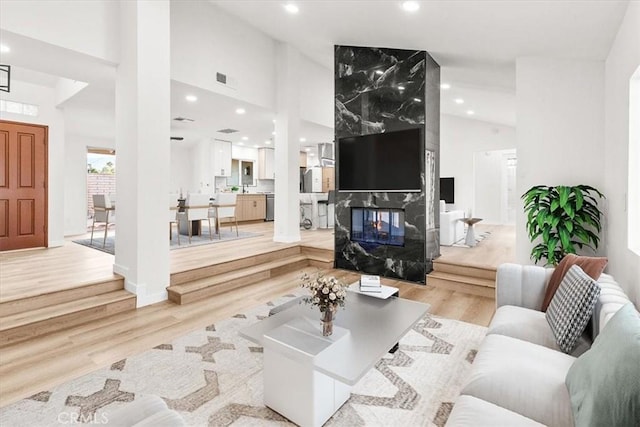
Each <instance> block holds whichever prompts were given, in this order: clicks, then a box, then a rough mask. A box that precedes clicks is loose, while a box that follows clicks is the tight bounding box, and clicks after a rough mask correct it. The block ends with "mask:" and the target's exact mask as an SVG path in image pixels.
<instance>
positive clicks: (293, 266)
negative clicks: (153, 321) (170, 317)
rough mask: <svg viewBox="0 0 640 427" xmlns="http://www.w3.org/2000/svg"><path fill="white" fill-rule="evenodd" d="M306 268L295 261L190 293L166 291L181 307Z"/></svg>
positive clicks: (304, 261) (306, 261)
mask: <svg viewBox="0 0 640 427" xmlns="http://www.w3.org/2000/svg"><path fill="white" fill-rule="evenodd" d="M308 266H309V260H307V259H303V260H297V261H294V262H291V263H289V264H285V265H282V266H278V267H274V268H271V269H267V270H264V271H260V272H256V273H253V274H247V275H246V276H242V277H238V278H235V279H231V280H229V281H227V282H225V283H218V284H212V285H211V286H208V287H205V288H201V289H198V290H194V291H192V292H185V293H178V292H175V291H173V290H172V289H171V288H168V289H167V291H168V293H169V300H171V301H173V302H174V303H176V304H181V305H182V304H189V303H192V302H194V301H198V300H201V299H204V298H209V297H211V296H214V295H219V294H221V293H224V292H228V291H231V290H233V289H238V288H241V287H244V286H247V285H251V284H254V283H256V282H259V281H262V280H267V279H270V278H272V277H276V276H281V275H283V274H287V273H289V272H293V271H296V270H301V269H303V268H305V267H308Z"/></svg>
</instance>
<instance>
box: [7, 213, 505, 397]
mask: <svg viewBox="0 0 640 427" xmlns="http://www.w3.org/2000/svg"><path fill="white" fill-rule="evenodd" d="M270 227H272V225H271V224H269V223H268V224H255V225H245V226H241V228H243V229H245V230H247V231H254V230H264V233H265V235H264V236H262V237H260V238H256V239H245V240H237V241H232V242H222V243H218V244H215V245H208V246H201V247H195V248H190V249H179V250H174V251H172V252H171V271H172V272H174V271H182V270H184V269H189V268H190V266H191V265H193V258H194V257H203V258H204V257H211V256H217V257H220V259H221V260H224V259H232V258H233V257H234V256H236V257H237V256H238V255H239V254H242V255H243V256H247V254H250V253H252V252H251V251H259V250H260V249H259V248H261V247H263V248H264V247H269V246H272V247H286V246H287V245H286V244H274V243H273V242H270V239H271V233H272V232H271V231H270V229H269V228H270ZM302 241H303V244H305V245H308V246H313V247H322V248H331V247H333V235H332V233H331V231H327V230H318V231H313V232H311V231H310V232H304V233H303V234H302ZM79 248H80V249H84V250H85V251H89V252H88V253H87V254H88V255H87V259H86V260H84V261H81V260H78V259H68V258H67V256H66V255H64V254H63V253H64V252H66V251H72V252H66V254H67V255H68V254H70V253H75V251H76V250H77V249H79ZM48 251H50V252H48ZM48 251H44V253H38V254H35V255H34V254H31V253H29V254H26V253H22V254H21V253H17V252H15V253H9V254H1V255H0V262H1V263H2V268H1V270H2V273H1V274H2V276H0V278H1V279H0V280H1V281H0V283H1V284H2V286H1V287H2V288H3V291H4V288H5V279H7V280H9V279H10V280H11V281H13V282H16V281H18V280H17V278H18V277H19V276H20V275H21V272H22V273H24V274H25V277H26V282H27V284H28V285H30V286H40V287H45V286H49V285H51V282H55V281H54V280H53V278H51V277H49V276H60V275H62V276H63V277H65V280H72V279H74V278H75V279H77V277H79V276H80V277H82V278H86V275H85V273H86V271H84V269H85V268H87V269H88V270H90V273H89V274H95V275H99V271H101V268H102V271H104V274H107V275H108V274H111V268H112V267H111V266H112V263H113V257H112V256H111V255H106V254H103V253H102V252H100V251H96V250H93V249H89V248H84V247H83V246H80V245H76V244H73V243H70V242H68V243H67V244H66V245H65V246H64V247H63V248H59V249H51V250H48ZM79 253H80V252H78V254H79ZM60 254H63V255H60ZM29 259H30V261H29ZM85 265H86V267H83V266H85ZM5 266H7V267H8V268H5ZM101 266H102V267H101ZM105 266H106V267H105ZM49 269H51V270H50V271H55V272H56V274H47V271H49ZM6 270H9V271H6ZM33 270H38V271H39V273H40V274H30V272H32V271H33ZM313 270H315V269H313V268H311V269H310V271H313ZM300 273H301V272H294V273H288V274H285V275H282V276H279V277H276V278H274V279H270V280H267V281H265V282H261V283H258V284H254V285H250V286H247V287H244V288H241V289H237V290H234V291H231V292H228V293H226V294H223V295H219V296H216V297H212V298H209V299H205V300H202V301H198V302H194V303H191V304H188V305H175V304H173V303H171V302H169V301H164V302H162V303H158V304H154V305H151V306H147V307H143V308H140V309H137V310H135V311H131V312H126V313H120V314H117V315H115V316H112V317H109V318H107V319H103V320H100V321H95V322H91V323H88V324H85V325H80V326H76V327H74V328H72V329H68V330H65V331H64V332H57V333H52V334H49V335H46V336H44V337H40V338H38V339H34V340H31V341H25V342H21V343H17V344H14V345H11V346H7V347H5V348H3V349H2V350H0V407H1V406H5V405H8V404H10V403H12V402H15V401H17V400H19V399H22V398H25V397H28V396H30V395H32V394H34V393H37V392H40V391H43V390H46V389H49V388H52V387H54V386H56V385H58V384H61V383H63V382H65V381H68V380H70V379H72V378H76V377H78V376H81V375H84V374H86V373H89V372H92V371H94V370H96V369H99V368H101V367H104V366H107V365H109V364H111V363H113V362H116V361H118V360H121V359H123V358H126V357H129V356H131V355H133V354H137V353H140V352H143V351H145V350H148V349H150V348H153V347H154V346H156V345H159V344H163V343H167V342H170V341H172V340H174V339H175V338H177V337H179V336H181V335H184V334H186V333H188V332H189V331H191V330H194V329H197V328H201V327H204V326H205V325H208V324H211V323H214V322H216V321H219V320H221V319H225V318H228V317H230V316H232V315H234V314H236V313H238V312H241V311H243V310H246V309H249V308H250V307H253V306H256V305H258V304H263V303H265V302H267V301H270V300H272V299H274V298H276V297H278V296H281V295H284V294H286V293H290V292H291V291H292V290H294V289H297V287H298V285H297V279H298V277H299V275H300ZM331 274H335V275H336V276H339V277H342V278H343V279H344V280H354V281H355V279H356V277H357V275H356V274H354V273H353V272H346V271H343V270H333V271H332V272H331ZM384 282H385V283H386V284H388V285H391V286H396V287H398V288H400V295H401V296H402V297H403V298H409V299H412V300H416V301H422V302H425V303H428V304H430V305H431V309H430V312H431V313H432V314H434V315H438V316H443V317H447V318H451V319H458V320H462V321H466V322H470V323H475V324H479V325H484V326H486V325H488V323H489V322H490V320H491V317H492V316H493V313H494V310H495V307H494V305H495V303H494V300H493V299H492V298H484V297H478V296H473V295H467V294H464V293H460V292H455V291H450V290H444V289H437V288H434V287H431V286H423V285H415V284H411V283H408V282H401V281H393V280H384ZM57 283H61V282H60V280H58V282H57ZM25 286H27V285H25Z"/></svg>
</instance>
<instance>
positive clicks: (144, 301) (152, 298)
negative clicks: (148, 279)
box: [124, 279, 169, 308]
mask: <svg viewBox="0 0 640 427" xmlns="http://www.w3.org/2000/svg"><path fill="white" fill-rule="evenodd" d="M124 289H125V290H126V291H128V292H131V293H132V294H134V295H135V296H136V308H140V307H144V306H146V305H151V304H155V303H158V302H162V301H166V300H168V299H169V293H168V292H167V290H166V289H163V290H161V291H158V292H153V293H149V291H148V289H147V285H145V284H136V283H133V282H131V281H129V280H127V279H125V281H124Z"/></svg>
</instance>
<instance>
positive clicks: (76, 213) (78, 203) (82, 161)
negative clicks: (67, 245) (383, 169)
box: [64, 114, 117, 236]
mask: <svg viewBox="0 0 640 427" xmlns="http://www.w3.org/2000/svg"><path fill="white" fill-rule="evenodd" d="M66 118H67V116H66V114H65V119H66ZM88 147H93V148H111V149H115V141H114V140H108V139H97V138H91V137H87V136H81V135H69V134H68V133H67V135H66V137H65V146H64V235H65V236H73V235H77V234H84V233H86V232H87V148H88ZM116 167H117V165H116Z"/></svg>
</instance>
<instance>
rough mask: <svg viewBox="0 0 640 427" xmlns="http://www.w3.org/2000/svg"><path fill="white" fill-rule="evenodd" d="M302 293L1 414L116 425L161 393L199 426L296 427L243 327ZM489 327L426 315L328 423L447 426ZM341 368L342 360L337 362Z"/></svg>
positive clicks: (2, 421) (1, 421)
mask: <svg viewBox="0 0 640 427" xmlns="http://www.w3.org/2000/svg"><path fill="white" fill-rule="evenodd" d="M294 297H296V295H293V294H290V295H286V296H284V297H282V298H279V299H278V300H276V301H273V302H270V303H268V304H265V305H262V306H259V307H257V308H254V309H252V310H249V311H246V312H243V313H239V314H237V315H235V316H233V317H232V318H230V319H226V320H224V321H221V322H218V323H215V324H213V325H209V326H207V327H206V328H203V329H201V330H198V331H195V332H192V333H190V334H188V335H186V336H183V337H181V338H178V339H176V340H174V341H173V342H171V343H166V344H162V345H159V346H157V347H155V348H154V349H152V350H149V351H146V352H144V353H141V354H138V355H136V356H133V357H129V358H127V359H123V360H120V361H118V362H116V363H113V364H112V365H111V366H109V367H107V368H103V369H100V370H98V371H95V372H93V373H91V374H88V375H85V376H83V377H81V378H78V379H75V380H72V381H69V382H67V383H65V384H62V385H60V386H58V387H56V388H53V389H51V390H45V391H42V392H40V393H38V394H36V395H33V396H31V397H30V398H27V399H24V400H22V401H19V402H17V403H15V404H12V405H10V406H7V407H5V408H2V409H1V410H0V425H2V426H3V427H9V426H16V427H18V426H19V427H22V426H27V425H29V426H52V425H58V424H59V422H66V423H77V422H78V421H80V420H85V421H87V420H104V419H105V418H106V419H108V417H109V412H110V411H112V410H113V409H115V408H118V407H120V406H121V405H125V404H126V403H127V402H131V401H133V400H136V399H139V398H141V397H143V396H145V395H149V394H153V395H158V396H160V397H162V398H163V399H164V400H165V401H166V403H167V405H168V406H169V408H171V409H174V410H176V411H178V412H179V413H180V415H181V416H182V417H183V418H184V419H185V421H186V423H187V425H190V426H229V425H232V424H233V425H234V426H257V425H264V426H273V425H291V424H290V423H289V422H288V421H287V420H286V419H285V418H283V417H282V416H281V415H279V414H277V413H276V412H274V411H272V410H270V409H268V408H266V407H265V406H264V405H263V403H262V401H263V399H262V396H263V386H262V348H261V347H257V346H256V345H255V344H253V343H251V342H249V341H246V340H244V339H242V338H240V337H239V336H238V330H239V329H241V328H244V327H246V326H248V325H250V324H252V323H254V322H257V321H259V320H261V319H263V318H264V317H265V316H267V314H268V312H269V310H270V309H271V308H272V307H273V306H274V305H279V304H281V303H284V302H286V301H288V300H290V299H291V298H294ZM485 333H486V328H483V327H481V326H476V325H471V324H468V323H464V322H460V321H455V320H449V319H443V318H437V317H434V316H429V315H428V316H426V317H425V318H424V319H422V320H421V321H420V322H419V323H418V324H417V325H416V326H415V327H414V328H413V330H411V331H409V333H407V335H406V336H405V337H404V338H402V339H401V340H400V348H399V350H398V351H397V352H396V353H395V354H393V355H392V354H387V355H386V356H385V357H384V358H383V359H382V360H380V362H378V364H377V365H376V366H375V368H374V369H372V370H371V371H369V373H368V374H366V375H365V377H364V378H363V379H362V380H361V381H360V382H359V383H358V384H357V385H356V386H355V387H354V388H353V390H352V394H351V398H350V399H349V400H348V401H347V402H346V403H345V404H344V405H343V406H342V408H341V409H340V410H339V411H338V412H337V413H336V414H335V415H334V416H333V417H332V418H331V419H330V420H329V421H328V422H327V424H326V425H328V426H349V427H352V426H386V427H388V426H403V427H404V426H417V425H421V426H443V425H444V424H445V422H446V420H447V417H448V416H449V413H450V411H451V409H452V407H453V402H454V401H455V399H456V397H457V396H458V394H459V393H460V390H461V388H462V384H463V382H464V381H465V378H466V377H467V375H468V373H469V369H470V367H471V364H472V363H473V360H474V357H475V355H476V350H477V348H478V346H479V345H480V342H481V341H482V339H483V337H484V336H485ZM336 363H340V361H339V360H336Z"/></svg>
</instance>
